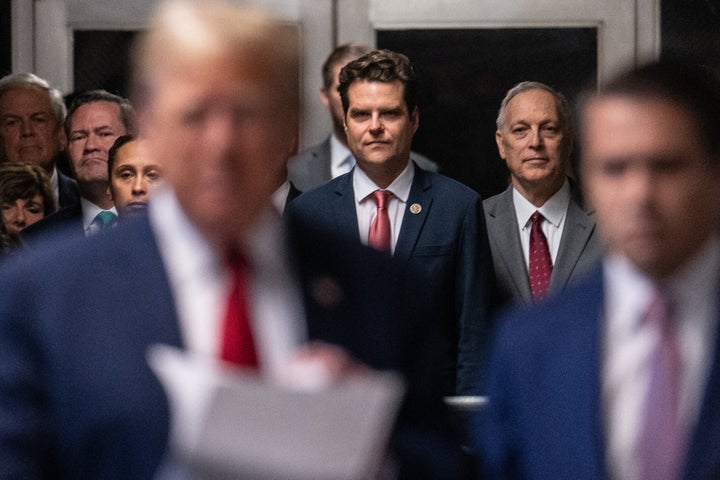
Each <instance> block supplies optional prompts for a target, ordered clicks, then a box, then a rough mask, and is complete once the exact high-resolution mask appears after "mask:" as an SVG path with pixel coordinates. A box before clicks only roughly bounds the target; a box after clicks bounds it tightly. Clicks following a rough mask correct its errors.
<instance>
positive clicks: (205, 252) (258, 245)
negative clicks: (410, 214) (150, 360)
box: [0, 1, 463, 479]
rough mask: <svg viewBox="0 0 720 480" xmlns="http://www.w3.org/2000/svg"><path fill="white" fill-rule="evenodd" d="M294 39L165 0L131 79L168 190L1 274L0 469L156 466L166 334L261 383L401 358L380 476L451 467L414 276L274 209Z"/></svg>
mask: <svg viewBox="0 0 720 480" xmlns="http://www.w3.org/2000/svg"><path fill="white" fill-rule="evenodd" d="M188 32H192V33H193V34H192V35H188V34H187V33H188ZM298 32H299V29H298V27H297V26H296V25H295V24H293V23H291V22H287V21H284V20H283V21H279V20H275V19H273V18H270V17H267V16H266V15H263V14H260V13H258V12H256V11H253V10H245V9H242V8H240V7H237V6H233V5H231V4H226V3H220V2H202V3H201V4H198V3H193V2H181V1H171V2H167V3H165V4H163V5H162V6H161V7H160V10H159V12H158V13H157V15H156V16H155V17H154V18H153V20H152V23H151V25H150V27H149V29H148V30H147V32H146V33H145V34H144V35H143V36H142V37H141V40H140V43H139V44H138V46H137V50H136V51H135V52H134V57H133V62H134V77H133V84H134V91H135V94H136V95H137V98H138V102H137V105H138V110H139V114H140V115H139V118H141V119H142V122H143V124H142V128H141V130H142V132H143V134H144V135H143V138H145V139H146V140H147V142H148V143H147V146H148V152H149V156H150V157H151V158H153V159H156V160H157V161H158V162H159V163H160V164H161V165H162V166H163V169H164V175H165V181H166V182H167V185H168V187H169V188H168V189H166V190H162V191H158V192H157V193H156V194H155V196H154V197H153V201H152V202H150V204H149V207H148V215H147V216H141V217H139V218H138V219H137V221H136V222H132V221H131V222H123V223H121V224H119V225H118V227H117V228H116V229H115V231H113V234H112V235H107V236H105V238H100V237H99V236H98V237H93V238H90V239H77V241H73V240H72V239H70V240H69V241H68V243H66V244H63V245H61V246H58V247H56V248H55V249H51V250H49V251H47V250H38V251H36V252H32V253H31V254H30V255H28V256H27V257H26V258H25V259H24V260H25V261H24V262H18V263H17V264H15V265H12V266H8V267H7V268H6V269H5V270H4V271H3V272H2V274H0V289H1V290H2V291H3V295H2V296H1V298H0V356H4V358H2V359H0V476H4V477H8V478H103V479H106V478H122V479H140V478H152V477H153V476H154V475H155V473H157V471H158V467H159V465H160V464H161V462H162V461H163V456H164V455H165V454H166V453H167V451H166V448H167V440H168V430H169V418H168V417H169V415H168V405H167V400H166V398H165V396H164V394H163V391H162V389H161V387H160V384H159V383H158V381H157V379H156V378H155V377H154V375H153V374H152V372H151V371H150V368H149V367H148V364H147V361H146V354H147V349H148V347H149V346H150V345H152V344H156V343H165V344H170V345H174V346H179V347H183V348H185V349H187V350H188V351H190V352H192V353H194V354H196V355H198V356H201V357H204V358H216V359H219V358H222V359H228V360H230V359H232V360H233V361H238V362H241V363H243V364H244V365H246V366H247V367H248V368H255V369H257V370H258V373H259V374H260V375H262V376H263V377H266V378H269V379H275V378H277V377H278V375H280V374H281V373H282V372H283V367H284V366H286V365H287V362H288V361H291V359H292V357H293V356H294V355H295V354H296V353H298V352H299V351H304V352H305V353H306V354H308V355H309V356H310V357H311V358H313V359H314V361H315V362H316V365H317V366H318V367H319V368H322V369H323V371H325V372H326V373H327V374H328V375H330V376H331V377H335V378H338V377H339V378H342V377H343V376H344V375H348V374H351V372H353V371H357V370H358V369H357V368H356V367H358V364H364V365H365V366H366V367H367V366H369V367H371V368H375V369H380V370H395V371H397V372H399V373H401V374H402V375H403V376H404V377H405V379H406V381H407V395H406V398H405V400H404V402H403V405H402V406H401V410H400V413H399V417H398V418H397V422H396V427H395V430H394V434H393V435H392V439H391V441H390V445H389V449H388V457H387V459H388V464H387V465H388V466H390V467H392V468H391V470H389V472H391V473H397V474H398V478H409V479H410V478H412V479H417V478H438V479H440V478H458V477H460V478H462V477H463V471H462V470H460V469H459V468H460V466H461V464H460V463H459V462H460V459H461V456H460V449H459V448H458V444H457V443H456V442H455V441H454V440H453V439H452V436H451V435H450V434H449V429H448V428H447V426H446V425H447V424H446V423H444V414H443V409H442V403H441V402H440V395H439V392H438V386H437V381H438V380H437V379H438V370H437V361H436V358H437V356H436V355H435V352H434V343H433V341H432V340H433V338H434V336H435V331H434V329H433V324H432V323H430V322H428V321H427V319H428V316H429V315H431V314H432V312H430V311H425V310H426V309H424V308H423V305H424V304H423V302H422V299H423V298H424V297H423V296H422V294H421V293H420V292H418V291H417V290H416V285H414V284H413V283H409V282H408V281H407V280H406V278H407V277H405V276H404V275H403V274H402V273H401V272H400V271H399V270H398V269H396V268H394V266H393V265H391V264H388V263H387V261H386V259H384V258H383V259H380V258H378V257H377V256H375V255H373V254H374V253H375V252H372V251H370V252H368V251H363V250H362V249H361V248H360V246H359V245H357V244H355V243H352V244H348V243H345V242H342V241H338V240H337V239H336V238H331V237H330V236H329V235H328V234H327V233H323V232H322V231H317V230H314V229H312V228H310V227H308V226H307V225H302V224H289V225H288V224H285V223H284V222H283V221H282V218H281V217H280V215H278V213H277V212H276V211H275V210H274V208H273V207H272V205H271V202H270V197H271V195H272V193H273V192H274V190H275V189H276V188H277V178H279V177H281V176H282V172H283V171H284V169H285V166H286V159H287V152H288V151H289V150H290V148H292V145H293V143H294V141H295V136H296V132H297V127H298V119H299V89H298V84H299V83H298V76H299V66H300V54H299V49H300V43H299V33H298ZM236 282H237V283H246V284H247V285H248V286H249V288H248V289H241V288H239V287H236ZM243 290H245V299H246V301H242V299H241V297H242V291H243ZM228 294H230V295H229V297H230V299H229V300H228ZM416 294H418V295H419V298H415V295H416ZM230 300H232V301H230ZM418 310H420V311H418ZM243 312H245V314H243ZM241 317H242V319H244V322H242V321H241ZM248 317H249V318H248ZM231 321H234V322H235V323H231ZM309 340H314V341H315V342H314V343H312V344H311V345H307V343H308V341H309ZM241 346H243V347H244V348H243V349H240V347H241ZM238 350H240V351H238ZM299 414H302V412H299ZM231 420H232V421H231V422H229V424H231V423H235V422H240V423H241V422H242V419H239V420H238V419H231ZM279 421H280V420H279ZM236 447H237V448H243V447H242V446H240V445H238V446H236Z"/></svg>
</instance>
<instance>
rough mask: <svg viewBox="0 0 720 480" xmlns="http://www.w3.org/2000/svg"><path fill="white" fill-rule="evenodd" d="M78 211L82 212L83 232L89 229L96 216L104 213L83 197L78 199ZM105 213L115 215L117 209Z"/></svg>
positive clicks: (113, 208) (110, 209)
mask: <svg viewBox="0 0 720 480" xmlns="http://www.w3.org/2000/svg"><path fill="white" fill-rule="evenodd" d="M80 210H81V212H82V221H83V228H84V229H85V231H87V229H88V228H90V225H91V224H92V222H93V220H95V217H96V216H97V214H98V213H100V212H103V211H105V210H104V209H102V208H100V207H98V206H97V205H95V204H94V203H92V202H91V201H90V200H88V199H86V198H84V197H80ZM107 211H108V212H112V213H114V214H115V215H117V209H116V208H115V207H112V208H109V209H107Z"/></svg>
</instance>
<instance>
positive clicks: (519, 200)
mask: <svg viewBox="0 0 720 480" xmlns="http://www.w3.org/2000/svg"><path fill="white" fill-rule="evenodd" d="M513 205H514V206H515V215H516V217H517V221H518V228H519V229H520V244H521V245H522V251H523V255H524V256H525V266H526V267H528V268H530V267H529V265H530V227H531V226H532V221H531V220H530V217H531V216H532V214H533V213H535V211H536V210H537V211H539V212H540V213H541V214H542V216H543V217H545V221H544V222H542V223H541V224H540V228H541V229H542V231H543V233H544V234H545V238H547V241H548V248H549V249H550V258H551V259H552V263H553V265H555V259H556V258H557V254H558V249H559V248H560V239H561V238H562V233H563V229H564V228H565V217H566V216H567V209H568V206H569V205H570V184H569V183H568V181H567V180H565V183H564V184H563V186H562V187H560V190H558V191H557V192H555V195H553V196H552V197H550V198H549V199H548V201H547V202H545V204H544V205H543V206H542V207H540V208H538V207H536V206H535V205H533V204H532V203H530V202H529V201H528V200H527V199H526V198H525V197H523V196H522V194H521V193H520V192H518V191H517V190H515V188H513Z"/></svg>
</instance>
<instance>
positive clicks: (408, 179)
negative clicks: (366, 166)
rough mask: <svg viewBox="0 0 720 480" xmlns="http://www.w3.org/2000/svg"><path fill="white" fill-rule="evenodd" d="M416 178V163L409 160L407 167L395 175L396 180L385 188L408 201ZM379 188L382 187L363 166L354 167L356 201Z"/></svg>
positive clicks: (361, 199)
mask: <svg viewBox="0 0 720 480" xmlns="http://www.w3.org/2000/svg"><path fill="white" fill-rule="evenodd" d="M414 178H415V164H414V163H413V162H411V161H409V160H408V164H407V166H406V167H405V169H404V170H403V171H402V172H400V175H398V176H397V177H395V180H393V181H392V183H391V184H390V185H388V187H387V188H385V189H384V190H388V191H389V192H391V193H392V194H393V196H395V197H396V198H397V199H398V200H400V201H401V202H403V203H407V199H408V197H409V196H410V188H411V187H412V183H413V179H414ZM379 188H380V187H378V186H377V185H376V184H375V182H373V181H372V180H371V179H370V177H368V176H367V174H365V172H364V171H363V170H362V169H361V168H358V167H357V166H356V167H355V168H354V169H353V190H354V193H355V202H357V203H360V202H362V201H363V200H364V199H366V198H367V197H368V195H370V194H371V193H372V192H374V191H375V190H377V189H379Z"/></svg>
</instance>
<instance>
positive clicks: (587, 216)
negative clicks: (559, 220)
mask: <svg viewBox="0 0 720 480" xmlns="http://www.w3.org/2000/svg"><path fill="white" fill-rule="evenodd" d="M570 188H571V199H570V205H569V206H568V211H567V218H566V219H565V228H564V229H563V234H562V238H561V239H560V248H559V250H558V254H557V258H556V259H555V265H553V272H552V276H551V277H550V290H549V293H550V295H552V294H554V293H558V292H561V291H563V290H564V289H565V287H566V286H567V285H568V284H569V283H570V282H571V281H574V280H576V279H577V278H578V277H581V276H582V274H583V273H585V272H587V271H588V270H589V269H590V268H591V267H592V266H594V265H595V264H596V263H597V262H598V260H599V259H600V255H601V253H602V247H601V244H600V239H599V236H598V233H597V231H596V230H597V229H596V228H595V219H594V218H593V216H594V215H593V212H592V211H587V210H585V209H584V208H583V206H582V204H581V201H580V198H579V193H578V190H577V187H576V186H575V185H573V184H572V183H571V184H570ZM483 210H484V211H485V223H486V225H487V231H488V237H489V240H490V250H491V252H492V257H493V264H494V267H495V276H496V281H497V286H498V290H500V293H501V295H502V296H503V300H504V301H505V302H508V301H510V302H513V303H519V302H524V303H526V304H531V303H532V293H531V291H530V283H529V281H528V272H527V266H526V265H525V257H524V255H523V252H522V247H521V243H520V234H519V232H518V222H517V217H516V215H515V206H514V204H513V194H512V186H511V187H508V188H507V189H506V190H505V191H504V192H502V193H500V194H498V195H495V196H492V197H490V198H488V199H486V200H485V201H483Z"/></svg>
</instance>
